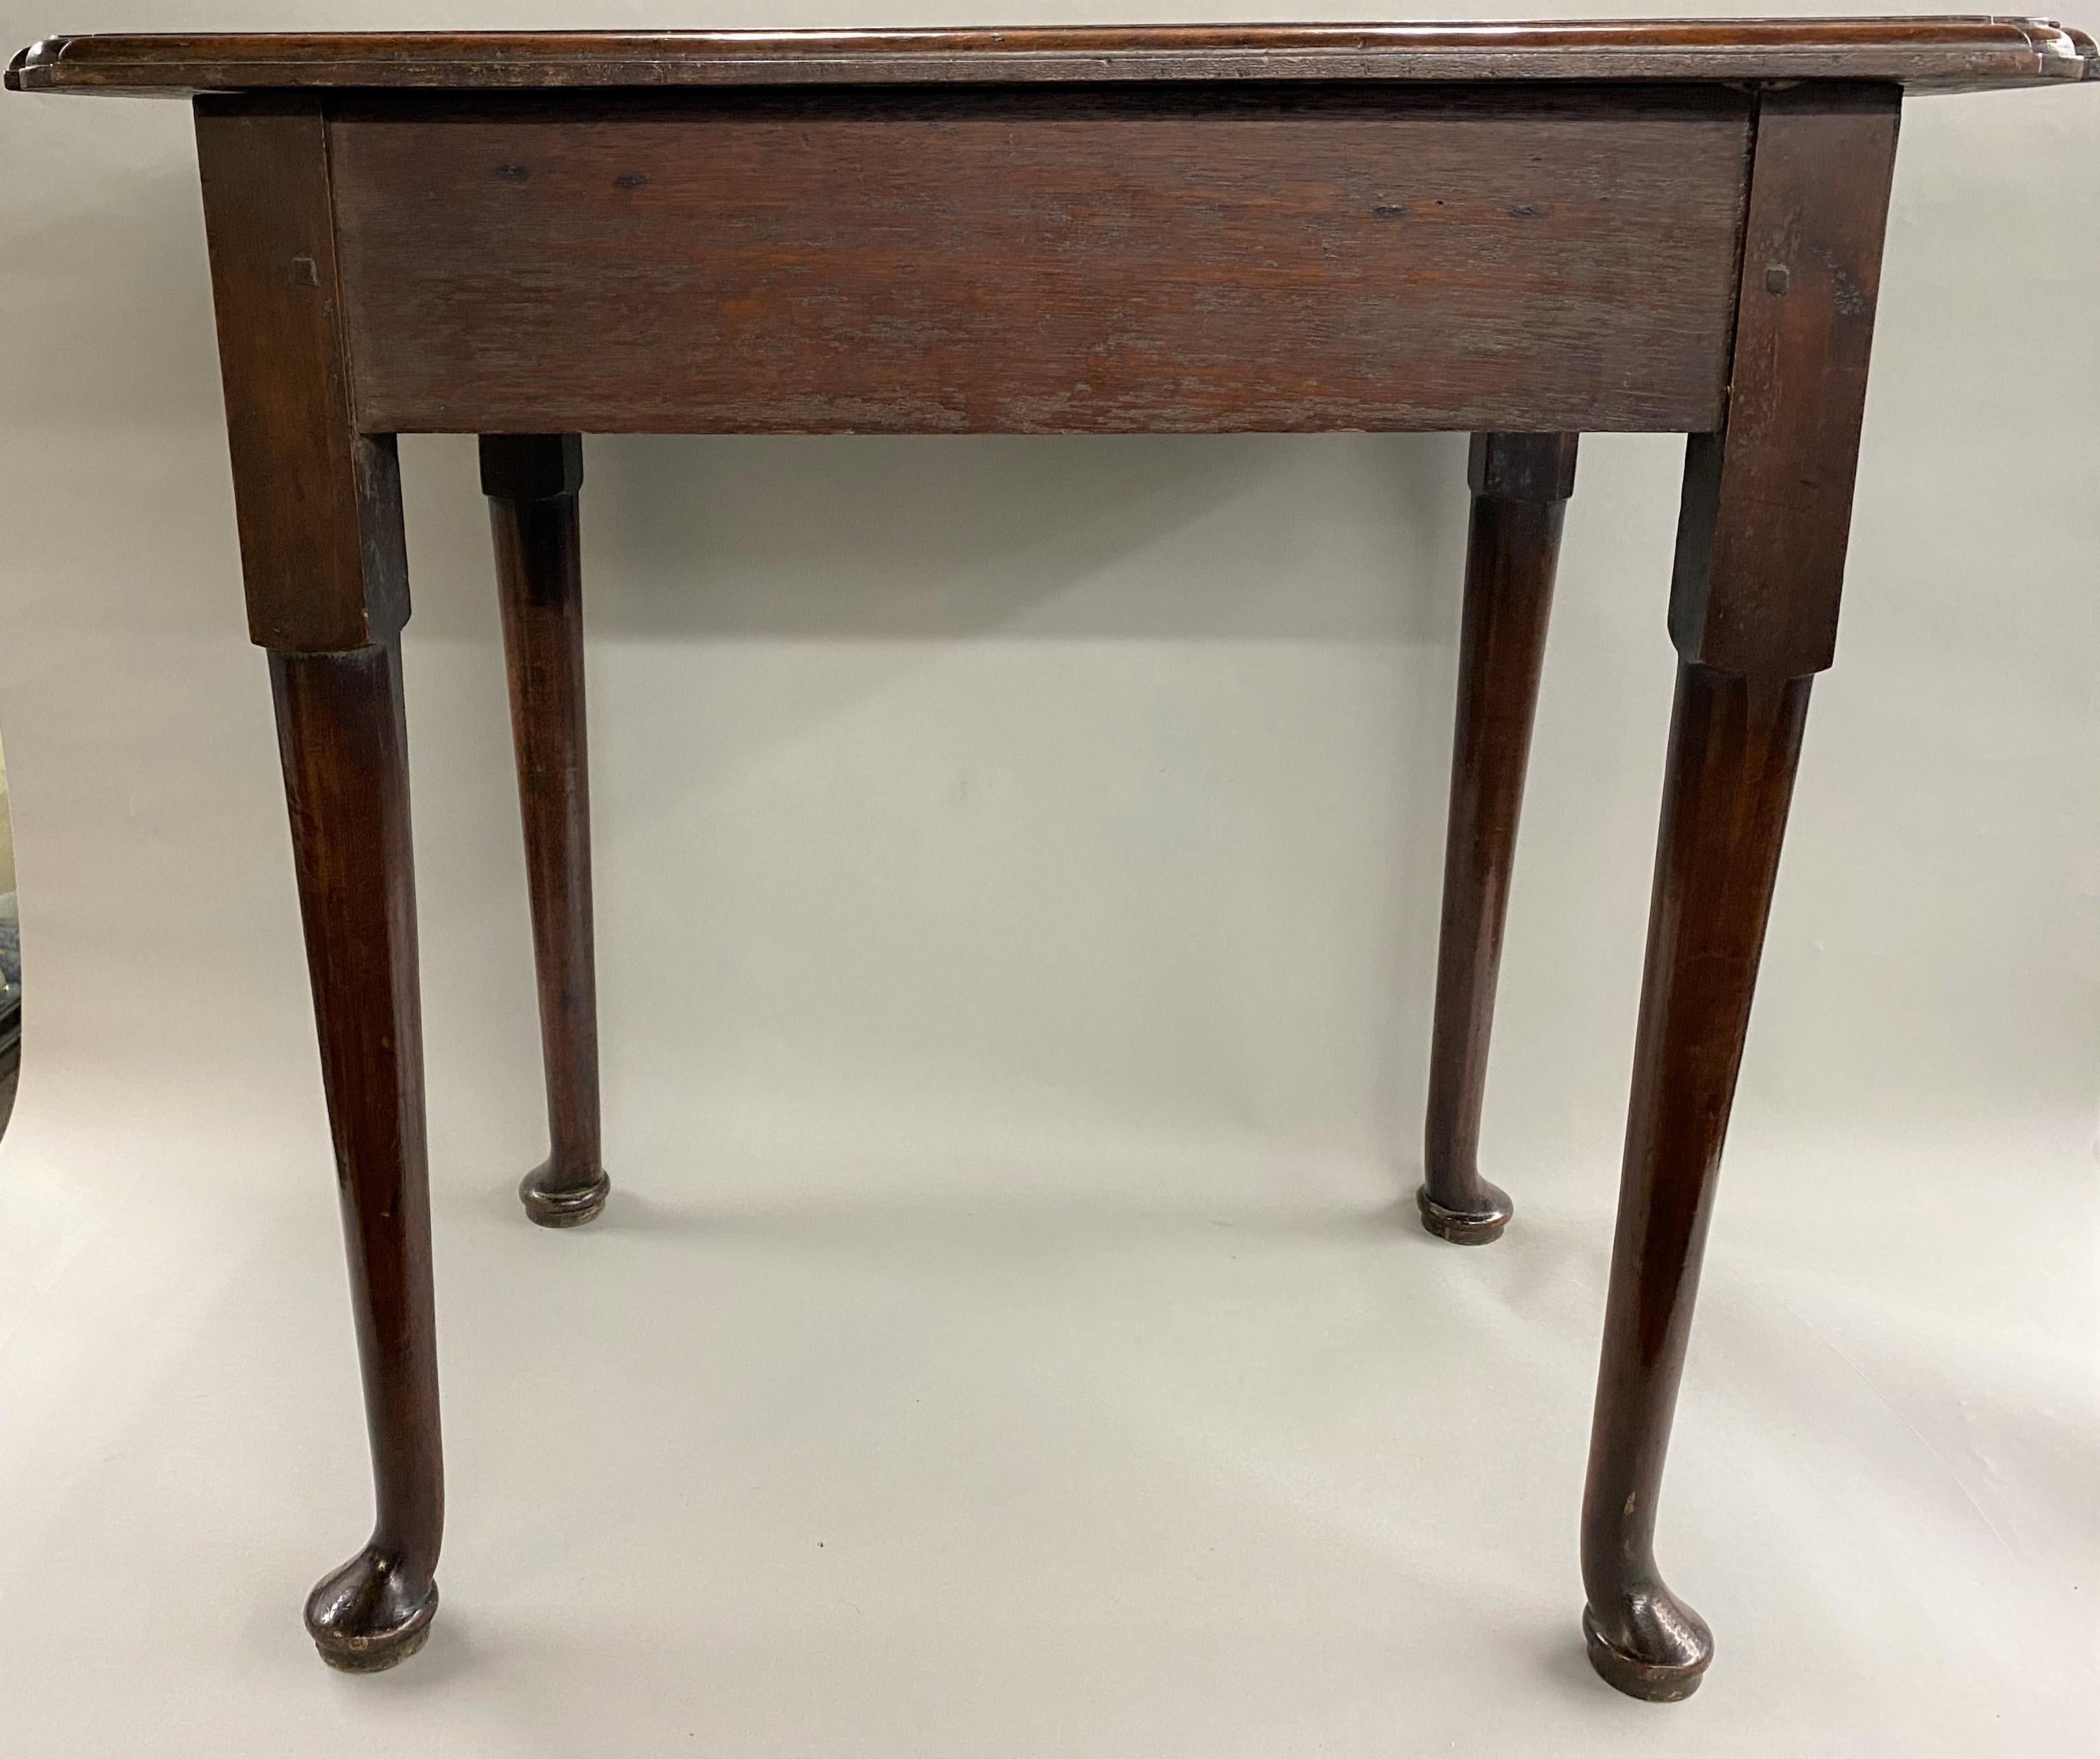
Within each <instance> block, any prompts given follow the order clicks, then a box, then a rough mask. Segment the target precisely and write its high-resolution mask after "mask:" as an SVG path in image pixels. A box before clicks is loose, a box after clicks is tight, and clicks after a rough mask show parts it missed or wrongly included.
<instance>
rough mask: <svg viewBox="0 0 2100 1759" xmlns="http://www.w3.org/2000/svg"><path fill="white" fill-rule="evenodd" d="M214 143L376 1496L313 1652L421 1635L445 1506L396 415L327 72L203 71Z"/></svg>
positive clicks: (243, 514) (214, 267)
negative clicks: (318, 86) (363, 346)
mask: <svg viewBox="0 0 2100 1759" xmlns="http://www.w3.org/2000/svg"><path fill="white" fill-rule="evenodd" d="M196 132H197V160H198V168H199V170H200V172H201V175H202V181H203V186H204V206H205V235H206V237H207V239H208V240H209V243H210V248H211V276H212V293H213V298H214V305H215V307H216V310H217V314H218V351H219V366H220V371H221V376H222V377H223V380H224V381H225V389H226V425H227V447H228V450H229V452H230V453H231V455H232V465H233V496H234V506H235V510H236V514H238V516H239V522H240V566H241V575H242V580H243V584H244V585H245V589H246V592H247V597H248V623H249V633H251V634H252V635H253V636H254V639H255V640H256V641H257V642H258V643H259V644H260V645H261V646H263V647H265V648H267V649H268V650H269V652H270V679H271V687H272V690H274V692H275V694H276V708H277V731H278V744H279V747H280V752H281V754H282V756H283V760H284V769H285V797H286V799H287V800H288V802H289V805H290V807H291V818H292V849H293V856H294V858H295V862H296V866H297V869H298V883H299V908H300V914H301V915H302V918H303V919H304V921H305V924H306V941H307V966H308V968H309V971H310V973H311V977H312V980H313V992H314V1018H315V1025H316V1028H317V1029H318V1032H319V1034H320V1058H321V1078H322V1082H323V1086H324V1088H325V1090H326V1093H327V1096H328V1112H329V1131H330V1134H331V1135H332V1136H333V1139H334V1145H335V1162H336V1181H337V1188H338V1190H339V1192H340V1193H341V1197H342V1211H343V1226H344V1234H345V1238H346V1242H347V1245H348V1249H349V1256H350V1289H351V1307H352V1309H353V1312H354V1314H355V1320H356V1329H357V1346H358V1357H359V1360H360V1364H361V1365H362V1368H363V1371H364V1409H365V1423H366V1427H367V1429H368V1431H369V1432H370V1435H371V1440H372V1470H373V1481H374V1486H375V1489H376V1492H377V1504H378V1516H377V1521H376V1522H375V1523H374V1525H373V1532H372V1537H371V1538H370V1540H369V1541H368V1542H367V1543H366V1545H365V1546H364V1550H361V1551H360V1552H359V1553H358V1554H357V1555H356V1556H355V1557H354V1558H351V1560H350V1562H349V1563H346V1564H344V1565H343V1566H342V1567H341V1568H340V1569H338V1570H337V1571H335V1572H333V1574H332V1575H330V1576H327V1577H325V1578H324V1580H322V1581H321V1583H320V1585H319V1586H318V1587H316V1588H315V1589H314V1591H313V1594H312V1595H311V1597H310V1598H309V1599H308V1600H307V1630H308V1631H309V1632H310V1633H311V1634H312V1637H313V1639H314V1642H315V1646H316V1647H318V1648H319V1649H320V1652H321V1655H322V1658H323V1659H324V1660H326V1661H328V1662H329V1663H331V1664H333V1665H334V1666H337V1667H339V1668H344V1669H351V1670H353V1671H357V1672H366V1671H370V1670H373V1669H378V1668H384V1667H388V1666H390V1665H391V1664H394V1663H395V1662H396V1661H399V1660H402V1659H403V1658H404V1656H406V1655H412V1654H413V1653H414V1651H416V1650H417V1648H419V1647H421V1644H422V1642H423V1639H424V1637H425V1636H426V1633H428V1631H429V1629H430V1620H431V1617H432V1616H433V1615H434V1614H435V1612H436V1611H437V1605H438V1590H437V1586H436V1583H435V1579H434V1577H435V1571H436V1569H437V1563H438V1545H439V1540H440V1537H441V1536H442V1534H443V1526H444V1468H443V1457H442V1453H441V1451H440V1448H439V1435H438V1367H437V1340H436V1333H435V1320H434V1316H433V1303H432V1295H431V1286H430V1179H429V1171H428V1166H427V1153H426V1145H425V1140H424V1121H423V1047H422V1023H421V1007H420V1000H419V998H418V995H417V968H416V888H415V878H414V871H413V866H412V858H411V852H410V848H409V835H408V747H407V737H406V732H405V728H404V721H403V715H402V702H401V655H400V646H399V641H400V630H401V625H402V624H403V622H404V620H405V619H407V617H408V560H407V554H406V550H405V548H404V542H403V537H402V524H401V495H400V480H399V468H398V465H397V461H396V458H395V443H394V440H393V438H392V436H391V435H388V434H366V433H363V432H360V430H359V429H358V427H357V425H356V423H355V420H354V419H353V417H352V415H351V407H350V391H349V386H350V374H349V367H348V361H347V355H346V344H345V342H344V339H343V337H342V331H341V324H342V309H343V306H342V294H341V290H340V288H339V286H338V284H337V280H338V278H337V264H336V253H335V228H334V202H333V196H332V194H331V191H330V184H329V176H330V174H329V152H328V137H327V117H326V115H325V113H324V109H323V103H322V99H320V96H319V95H314V94H307V95H301V94H298V93H290V94H285V93H275V94H272V93H264V94H260V95H241V96H234V97H218V96H205V97H201V98H200V99H198V100H197V104H196Z"/></svg>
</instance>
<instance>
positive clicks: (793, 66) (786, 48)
mask: <svg viewBox="0 0 2100 1759" xmlns="http://www.w3.org/2000/svg"><path fill="white" fill-rule="evenodd" d="M2095 65H2096V64H2095V60H2094V55H2093V44H2092V42H2091V41H2090V39H2089V38H2087V37H2085V36H2083V35H2082V34H2080V33H2078V32H2076V31H2071V30H2066V29H2063V27H2062V26H2060V25H2058V24H2054V23H2053V22H2051V21H2049V20H2036V19H2001V18H1992V17H1979V16H1971V17H1945V18H1862V19H1738V20H1671V19H1642V20H1579V21H1578V20H1564V21H1560V22H1555V23H1548V24H1239V25H1185V24H1183V25H1176V24H1167V25H1158V24H1155V25H1144V26H1117V25H1080V26H1053V27H1048V28H1044V27H996V28H985V27H978V28H957V29H928V30H801V31H768V30H743V31H491V32H481V33H436V32H430V33H344V34H320V33H316V34H306V35H289V36H272V35H231V36H228V35H203V36H102V37H52V38H50V39H48V40H47V41H46V42H40V43H36V44H33V45H32V46H30V47H29V48H27V49H25V50H24V51H22V53H21V54H20V55H18V56H16V58H15V63H14V65H13V66H12V67H11V68H9V69H8V73H7V83H8V85H9V86H12V87H16V88H19V89H20V90H28V91H108V90H132V91H140V92H151V93H160V94H180V93H183V92H189V91H202V90H253V89H257V88H260V87H284V86H320V87H327V86H336V87H351V88H363V89H370V88H374V87H426V88H428V87H437V88H441V89H448V90H470V89H501V88H508V89H519V88H526V89H545V88H549V87H560V86H646V87H650V88H655V89H660V88H663V87H665V86H750V85H764V84H784V85H797V86H806V85H817V84H832V83H846V84H863V85H897V84H911V83H918V82H963V83H968V84H980V83H984V82H993V83H1001V84H1005V83H1017V82H1038V81H1050V82H1060V83H1066V82H1102V81H1120V80H1140V81H1170V80H1171V81H1185V80H1208V81H1218V80H1246V79H1346V80H1362V79H1387V80H1428V81H1446V80H1801V79H1869V80H1891V81H1895V82H1898V83H1899V84H1903V85H1906V86H1910V87H1912V88H1913V89H1914V90H1980V89H1983V88H1986V87H1991V86H2019V85H2032V84H2040V83H2048V82H2061V81H2064V80H2076V79H2078V78H2080V77H2093V73H2094V70H2095Z"/></svg>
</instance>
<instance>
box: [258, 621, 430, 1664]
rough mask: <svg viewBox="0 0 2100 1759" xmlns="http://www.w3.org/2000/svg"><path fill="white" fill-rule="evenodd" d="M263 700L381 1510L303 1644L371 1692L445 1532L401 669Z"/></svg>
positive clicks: (369, 666) (393, 652) (330, 680)
mask: <svg viewBox="0 0 2100 1759" xmlns="http://www.w3.org/2000/svg"><path fill="white" fill-rule="evenodd" d="M270 681H271V689H272V690H273V691H274V693H275V695H276V705H277V737H278V743H279V746H280V752H281V755H282V757H283V761H284V769H285V799H286V800H287V801H288V802H289V805H290V807H291V818H292V853H293V859H294V862H295V864H296V866H297V869H298V882H299V909H300V914H301V916H302V919H303V920H304V922H305V924H306V934H307V966H308V968H309V970H310V972H311V975H312V978H313V989H314V1018H315V1025H316V1026H317V1028H318V1030H319V1033H320V1050H321V1080H322V1085H323V1087H324V1088H325V1090H326V1091H327V1095H328V1111H329V1130H330V1131H331V1133H332V1135H333V1137H334V1140H335V1162H336V1179H337V1187H338V1189H339V1190H340V1192H341V1194H342V1215H343V1234H344V1238H345V1241H346V1244H347V1245H348V1248H349V1254H350V1293H351V1310H352V1312H354V1313H355V1316H356V1321H357V1353H358V1360H359V1361H360V1364H362V1366H363V1369H364V1409H365V1417H366V1422H367V1423H368V1426H369V1429H370V1431H371V1437H372V1475H373V1483H374V1486H375V1488H376V1490H377V1503H378V1518H377V1521H376V1523H374V1525H373V1531H372V1537H371V1538H370V1539H369V1540H368V1541H367V1542H366V1544H365V1546H364V1550H362V1551H360V1552H359V1553H358V1554H357V1555H356V1556H355V1557H354V1558H351V1560H350V1561H349V1562H348V1563H346V1564H344V1565H343V1566H342V1567H341V1568H340V1569H338V1570H336V1571H335V1572H333V1573H332V1574H330V1575H329V1576H326V1577H324V1579H323V1580H321V1582H320V1585H318V1586H316V1587H315V1589H314V1591H313V1594H312V1595H311V1597H310V1598H308V1600H307V1630H308V1631H310V1632H311V1633H312V1636H313V1639H314V1642H315V1647H318V1648H319V1649H320V1653H321V1655H322V1657H323V1659H324V1660H326V1661H328V1662H329V1664H331V1665H333V1666H335V1667H338V1668H342V1669H346V1670H347V1671H350V1672H354V1673H364V1672H370V1671H373V1670H375V1669H380V1668H386V1667H390V1666H392V1665H393V1664H395V1662H397V1661H399V1660H402V1659H403V1658H404V1657H405V1656H408V1655H412V1654H414V1653H415V1651H417V1649H419V1648H421V1647H422V1643H423V1639H424V1637H425V1636H426V1633H428V1631H429V1629H430V1620H431V1617H432V1616H433V1615H434V1614H435V1612H436V1611H437V1607H438V1589H437V1583H436V1580H435V1572H436V1569H437V1566H438V1545H439V1540H440V1539H441V1538H442V1536H443V1532H444V1519H445V1492H444V1465H443V1455H442V1453H441V1450H440V1448H439V1439H438V1358H437V1338H436V1329H435V1303H434V1299H433V1296H432V1292H431V1285H430V1179H429V1172H428V1167H427V1156H426V1147H425V1140H424V1123H423V1034H422V1018H421V1007H420V1003H419V999H418V992H417V965H416V883H415V878H414V863H413V859H412V853H411V849H410V843H409V828H408V735H407V728H406V725H405V722H404V719H403V712H402V699H401V655H400V650H399V646H398V645H397V643H396V642H395V641H393V640H392V639H389V640H388V641H386V642H385V643H383V644H382V645H380V646H372V647H361V648H358V649H356V650H354V651H352V652H349V653H341V654H292V653H272V654H271V655H270Z"/></svg>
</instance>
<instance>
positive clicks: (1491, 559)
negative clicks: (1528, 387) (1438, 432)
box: [1415, 434, 1576, 1246]
mask: <svg viewBox="0 0 2100 1759" xmlns="http://www.w3.org/2000/svg"><path fill="white" fill-rule="evenodd" d="M1575 447H1576V436H1575V435H1574V434H1476V435H1475V436H1474V439H1473V447H1472V454H1471V461H1470V462H1469V464H1468V466H1467V479H1468V481H1469V483H1471V487H1472V491H1473V519H1472V528H1471V534H1470V536H1469V537H1468V539H1467V548H1466V609H1465V622H1464V626H1463V629H1462V634H1461V637H1460V640H1459V646H1458V730H1457V733H1456V735H1455V737H1454V739H1453V741H1452V747H1451V814H1450V821H1449V831H1448V832H1447V833H1446V838H1445V850H1444V910H1443V925H1442V930H1441V933H1440V937H1439V941H1438V944H1437V952H1436V1024H1435V1027H1434V1031H1433V1034H1432V1042H1431V1047H1430V1057H1429V1107H1428V1112H1427V1119H1426V1122H1425V1126H1424V1128H1423V1184H1422V1188H1421V1190H1420V1191H1419V1192H1418V1193H1416V1199H1415V1201H1416V1203H1417V1205H1418V1207H1419V1208H1420V1210H1421V1212H1422V1225H1423V1227H1424V1228H1427V1229H1428V1230H1429V1232H1432V1234H1435V1235H1436V1236H1438V1237H1440V1238H1441V1239H1445V1240H1449V1241H1452V1242H1453V1243H1454V1245H1463V1246H1476V1245H1486V1244H1487V1243H1488V1242H1489V1241H1491V1240H1497V1239H1499V1238H1500V1237H1502V1229H1503V1228H1506V1227H1507V1226H1508V1225H1509V1219H1510V1200H1509V1195H1508V1193H1507V1192H1504V1191H1502V1189H1500V1188H1498V1187H1497V1186H1495V1185H1492V1184H1489V1183H1488V1181H1487V1180H1486V1179H1483V1178H1482V1177H1481V1176H1480V1166H1479V1155H1480V1107H1481V1101H1482V1099H1483V1097H1484V1096H1485V1091H1486V1086H1487V1073H1488V1035H1489V1031H1490V1029H1492V1027H1493V1023H1494V1012H1495V979H1496V976H1497V973H1498V970H1499V968H1500V967H1501V963H1502V923H1503V919H1504V918H1505V916H1506V915H1507V910H1508V905H1509V887H1510V874H1511V868H1512V866H1513V864H1514V862H1515V855H1516V827H1517V815H1518V811H1519V809H1520V807H1521V806H1522V805H1523V802H1524V767H1525V765H1526V763H1527V762H1528V761H1529V756H1530V752H1531V726H1532V716H1533V710H1534V709H1535V708H1536V707H1537V702H1538V680H1539V672H1540V668H1541V666H1542V663H1543V662H1544V659H1545V654H1546V619H1547V615H1548V613H1549V612H1550V611H1551V608H1552V604H1553V577H1554V572H1555V567H1556V566H1557V565H1558V562H1559V559H1560V527H1561V522H1562V517H1563V515H1564V513H1565V512H1566V509H1567V505H1568V496H1569V495H1570V494H1571V493H1573V490H1574V487H1575Z"/></svg>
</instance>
